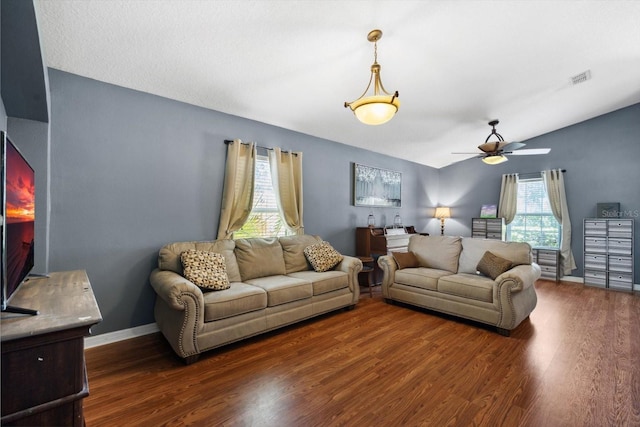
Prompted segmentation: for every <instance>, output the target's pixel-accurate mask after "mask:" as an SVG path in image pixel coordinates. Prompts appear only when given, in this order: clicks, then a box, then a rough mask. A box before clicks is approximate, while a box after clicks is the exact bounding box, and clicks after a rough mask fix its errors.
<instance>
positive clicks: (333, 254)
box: [304, 242, 344, 273]
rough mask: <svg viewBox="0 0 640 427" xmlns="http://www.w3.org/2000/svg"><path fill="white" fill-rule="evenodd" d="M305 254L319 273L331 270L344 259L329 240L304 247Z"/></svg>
mask: <svg viewBox="0 0 640 427" xmlns="http://www.w3.org/2000/svg"><path fill="white" fill-rule="evenodd" d="M304 256H306V257H307V260H309V263H311V266H312V267H313V269H314V270H315V271H317V272H319V273H321V272H323V271H328V270H331V269H332V268H333V267H335V266H336V265H338V264H339V263H340V261H342V260H343V259H344V257H343V256H342V255H340V253H339V252H338V251H336V250H335V249H333V246H331V245H330V244H329V243H328V242H321V243H317V244H315V245H311V246H307V247H306V248H304Z"/></svg>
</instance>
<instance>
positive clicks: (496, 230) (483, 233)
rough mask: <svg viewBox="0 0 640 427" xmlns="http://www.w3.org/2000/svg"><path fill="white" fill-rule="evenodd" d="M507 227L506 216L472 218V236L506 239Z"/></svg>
mask: <svg viewBox="0 0 640 427" xmlns="http://www.w3.org/2000/svg"><path fill="white" fill-rule="evenodd" d="M506 233H507V229H506V227H505V225H504V218H472V219H471V237H477V238H480V239H496V240H504V239H505V237H506Z"/></svg>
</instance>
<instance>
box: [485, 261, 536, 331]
mask: <svg viewBox="0 0 640 427" xmlns="http://www.w3.org/2000/svg"><path fill="white" fill-rule="evenodd" d="M540 272H541V271H540V266H538V264H536V263H532V264H531V265H518V266H516V267H513V268H512V269H511V270H509V271H506V272H504V273H502V274H501V275H500V276H498V277H496V280H495V282H496V285H497V286H496V288H495V291H494V292H495V293H494V301H495V302H496V304H497V308H498V310H499V311H500V319H499V321H498V324H497V325H496V326H497V327H498V328H499V329H506V330H511V329H513V328H515V327H516V326H518V325H519V324H520V322H522V321H523V320H524V319H525V318H526V317H527V316H529V313H531V312H532V311H533V309H534V308H535V306H536V303H537V297H536V291H535V288H534V286H533V285H534V283H535V282H536V280H538V278H539V277H540Z"/></svg>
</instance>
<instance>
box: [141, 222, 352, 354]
mask: <svg viewBox="0 0 640 427" xmlns="http://www.w3.org/2000/svg"><path fill="white" fill-rule="evenodd" d="M320 241H322V239H320V238H319V237H317V236H311V235H301V236H288V237H281V238H279V239H276V238H274V239H259V238H255V239H239V240H235V241H234V240H217V241H210V242H181V243H171V244H168V245H166V246H164V247H163V248H162V249H161V250H160V253H159V257H158V268H157V269H155V270H154V271H153V272H152V273H151V277H150V282H151V285H152V286H153V289H154V290H155V291H156V293H157V297H156V303H155V310H154V313H155V319H156V323H157V324H158V327H159V328H160V330H161V331H162V333H163V335H164V336H165V338H166V339H167V341H169V343H170V344H171V347H172V348H173V350H174V351H175V352H176V353H177V354H178V356H180V357H182V358H183V359H184V360H185V362H186V363H187V364H188V363H192V362H194V361H196V360H197V359H198V356H199V354H200V353H202V352H204V351H206V350H210V349H213V348H216V347H219V346H222V345H225V344H228V343H231V342H234V341H238V340H241V339H243V338H247V337H250V336H253V335H257V334H260V333H263V332H266V331H270V330H273V329H276V328H280V327H282V326H285V325H290V324H292V323H295V322H299V321H301V320H304V319H308V318H310V317H313V316H318V315H320V314H323V313H327V312H330V311H333V310H337V309H341V308H352V307H354V306H355V304H356V303H357V302H358V299H359V296H360V288H359V286H358V273H359V272H360V271H361V270H362V262H361V261H360V260H359V259H357V258H354V257H349V256H344V259H343V260H342V261H341V262H340V263H339V264H338V265H337V266H335V267H334V268H333V269H332V270H329V271H325V272H316V271H314V270H313V269H312V268H311V267H310V264H309V262H308V261H307V259H306V257H305V254H304V252H303V251H304V249H305V248H306V247H308V246H310V245H313V244H316V243H318V242H320ZM190 249H195V250H199V251H206V252H215V253H219V254H222V255H223V257H224V263H225V264H226V273H227V276H228V279H229V282H230V288H228V289H225V290H220V291H206V292H203V291H202V290H201V289H200V288H199V287H198V286H196V285H194V284H193V283H192V282H190V281H189V280H187V279H186V278H185V277H183V266H182V263H181V254H182V253H183V252H184V251H187V250H190Z"/></svg>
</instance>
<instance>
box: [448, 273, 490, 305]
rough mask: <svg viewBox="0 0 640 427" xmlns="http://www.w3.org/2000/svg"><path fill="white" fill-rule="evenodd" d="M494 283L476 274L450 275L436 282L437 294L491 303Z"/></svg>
mask: <svg viewBox="0 0 640 427" xmlns="http://www.w3.org/2000/svg"><path fill="white" fill-rule="evenodd" d="M495 285H496V283H495V282H494V281H493V280H491V279H489V278H488V277H484V276H480V275H477V274H465V273H459V274H452V275H449V276H444V277H441V278H440V279H439V280H438V292H442V293H443V294H449V295H455V296H458V297H462V298H468V299H472V300H476V301H484V302H493V287H494V286H495Z"/></svg>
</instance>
